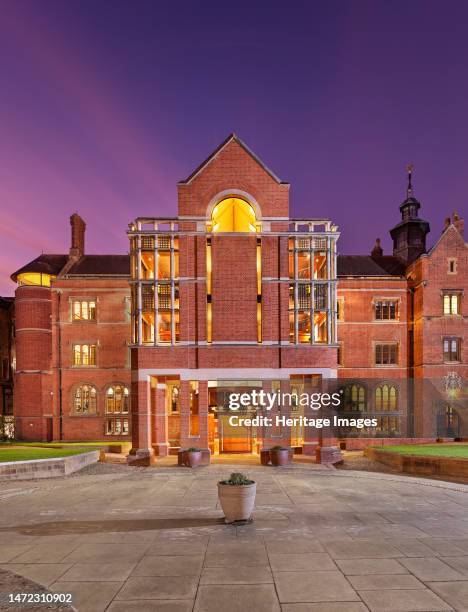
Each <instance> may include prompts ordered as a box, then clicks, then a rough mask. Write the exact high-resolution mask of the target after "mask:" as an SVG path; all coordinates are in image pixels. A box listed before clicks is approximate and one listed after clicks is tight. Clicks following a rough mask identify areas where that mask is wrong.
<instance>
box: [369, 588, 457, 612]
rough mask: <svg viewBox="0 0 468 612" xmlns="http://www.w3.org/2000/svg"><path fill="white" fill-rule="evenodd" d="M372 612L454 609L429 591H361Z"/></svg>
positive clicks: (443, 610) (429, 611) (420, 611)
mask: <svg viewBox="0 0 468 612" xmlns="http://www.w3.org/2000/svg"><path fill="white" fill-rule="evenodd" d="M359 595H360V596H361V598H362V600H363V601H364V603H365V604H366V605H367V606H368V608H369V610H371V612H445V611H447V610H453V608H452V607H451V606H450V605H448V604H447V603H445V601H443V600H442V599H441V598H440V597H438V596H437V595H435V593H433V592H432V591H430V590H429V589H414V590H404V591H403V590H400V591H391V590H388V591H359Z"/></svg>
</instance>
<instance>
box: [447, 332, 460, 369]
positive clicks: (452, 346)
mask: <svg viewBox="0 0 468 612" xmlns="http://www.w3.org/2000/svg"><path fill="white" fill-rule="evenodd" d="M443 348H444V361H445V362H447V363H450V362H454V361H461V338H444V340H443Z"/></svg>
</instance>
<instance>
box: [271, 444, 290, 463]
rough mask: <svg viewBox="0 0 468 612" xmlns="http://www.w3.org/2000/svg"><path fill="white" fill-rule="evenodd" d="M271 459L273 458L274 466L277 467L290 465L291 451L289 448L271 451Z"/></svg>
mask: <svg viewBox="0 0 468 612" xmlns="http://www.w3.org/2000/svg"><path fill="white" fill-rule="evenodd" d="M270 458H271V463H272V465H275V466H280V465H288V463H289V449H287V448H281V449H271V450H270Z"/></svg>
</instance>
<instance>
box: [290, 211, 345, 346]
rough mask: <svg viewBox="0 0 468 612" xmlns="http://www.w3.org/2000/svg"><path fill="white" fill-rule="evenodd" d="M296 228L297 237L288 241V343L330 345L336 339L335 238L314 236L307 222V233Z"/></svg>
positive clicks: (302, 229) (298, 225)
mask: <svg viewBox="0 0 468 612" xmlns="http://www.w3.org/2000/svg"><path fill="white" fill-rule="evenodd" d="M293 225H294V229H295V231H297V232H298V234H297V235H296V236H294V237H293V236H290V237H289V240H288V249H289V258H288V260H289V279H290V284H289V341H290V342H291V343H292V344H329V343H332V342H335V339H336V329H335V325H336V295H335V292H336V284H335V269H336V266H335V236H333V235H329V236H325V237H324V236H317V235H314V234H313V231H314V229H313V225H314V224H313V223H312V222H305V226H306V228H305V230H304V228H303V227H301V226H302V225H303V224H300V223H299V222H295V223H294V224H293ZM324 227H325V226H324ZM304 231H305V232H306V235H303V236H301V235H300V233H299V232H304ZM309 232H310V233H309Z"/></svg>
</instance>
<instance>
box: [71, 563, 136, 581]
mask: <svg viewBox="0 0 468 612" xmlns="http://www.w3.org/2000/svg"><path fill="white" fill-rule="evenodd" d="M134 567H135V563H131V562H128V561H119V562H116V563H99V564H96V563H75V564H74V565H73V566H70V569H68V571H67V572H65V573H64V574H63V576H62V578H61V579H62V580H64V581H69V582H116V581H117V582H122V581H124V580H126V579H127V578H128V577H129V576H130V574H131V572H132V570H133V569H134Z"/></svg>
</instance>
